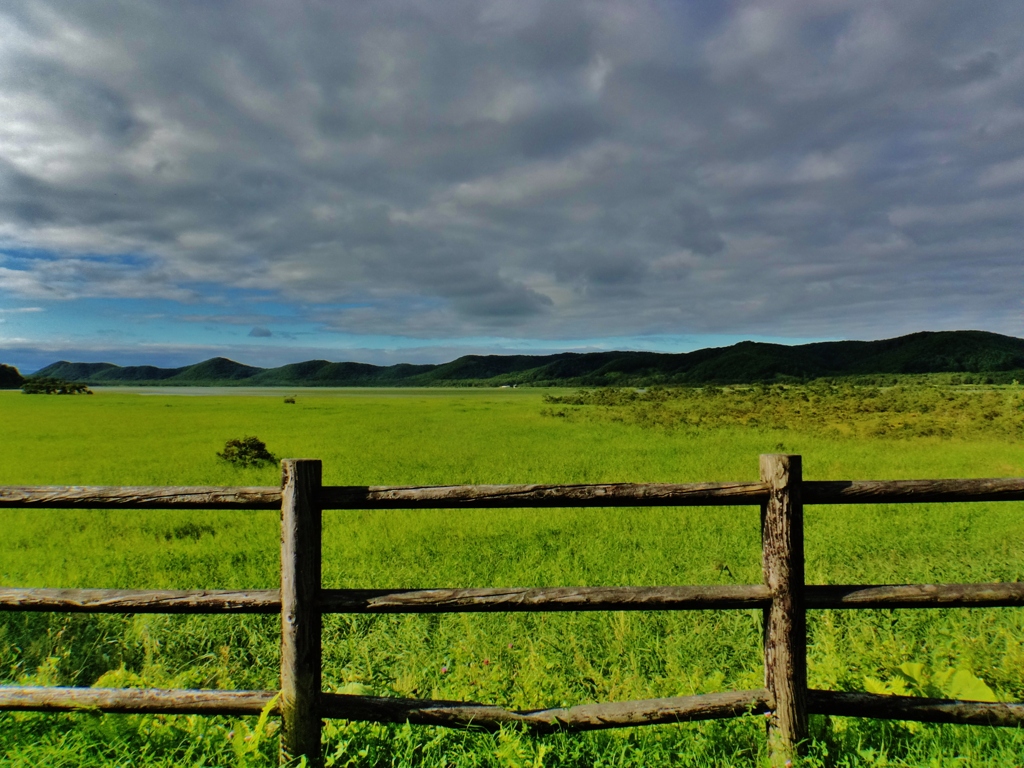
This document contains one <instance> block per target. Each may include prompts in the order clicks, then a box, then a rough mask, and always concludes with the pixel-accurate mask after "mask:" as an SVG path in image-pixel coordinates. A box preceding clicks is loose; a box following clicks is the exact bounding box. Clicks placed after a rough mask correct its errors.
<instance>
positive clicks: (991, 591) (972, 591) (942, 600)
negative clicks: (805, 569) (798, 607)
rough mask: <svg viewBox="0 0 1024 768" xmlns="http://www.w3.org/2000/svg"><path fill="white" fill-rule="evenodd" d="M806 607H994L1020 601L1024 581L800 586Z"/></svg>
mask: <svg viewBox="0 0 1024 768" xmlns="http://www.w3.org/2000/svg"><path fill="white" fill-rule="evenodd" d="M804 594H805V600H806V606H807V607H808V608H984V607H989V608H996V607H1012V606H1019V605H1024V583H1020V582H1007V583H997V584H892V585H889V584H886V585H878V586H871V585H856V584H830V585H827V586H808V587H805V588H804Z"/></svg>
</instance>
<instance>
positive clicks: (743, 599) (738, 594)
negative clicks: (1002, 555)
mask: <svg viewBox="0 0 1024 768" xmlns="http://www.w3.org/2000/svg"><path fill="white" fill-rule="evenodd" d="M804 601H805V607H806V608H807V609H808V610H811V609H825V608H831V609H858V608H861V609H882V608H984V607H990V608H996V607H1014V606H1024V582H1005V583H994V584H879V585H870V584H867V585H858V584H829V585H811V586H807V587H805V588H804ZM770 602H771V592H770V591H769V589H768V588H767V587H766V586H764V585H762V584H739V585H724V586H680V587H484V588H473V589H412V590H402V589H325V590H321V592H320V610H321V612H322V613H482V612H496V613H500V612H509V613H513V612H514V613H525V612H542V611H676V610H682V611H685V610H730V609H747V608H766V607H768V605H769V604H770ZM280 610H281V600H280V593H279V592H278V590H276V589H254V590H214V589H210V590H172V589H157V590H145V589H138V590H136V589H37V588H17V587H0V611H54V612H68V613H195V614H213V613H278V612H279V611H280Z"/></svg>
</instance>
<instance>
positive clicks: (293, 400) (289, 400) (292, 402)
mask: <svg viewBox="0 0 1024 768" xmlns="http://www.w3.org/2000/svg"><path fill="white" fill-rule="evenodd" d="M284 401H285V402H286V403H291V404H292V405H294V404H295V398H294V397H292V396H291V395H289V396H288V397H286V398H285V399H284Z"/></svg>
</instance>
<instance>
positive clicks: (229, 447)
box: [217, 436, 277, 467]
mask: <svg viewBox="0 0 1024 768" xmlns="http://www.w3.org/2000/svg"><path fill="white" fill-rule="evenodd" d="M217 455H218V456H219V457H220V458H222V459H224V461H226V462H228V463H229V464H234V465H235V466H239V467H257V466H259V465H260V464H273V463H275V462H276V461H277V457H276V456H274V454H272V453H271V452H270V451H268V450H267V444H266V443H264V442H263V441H262V440H260V439H259V438H258V437H255V436H253V437H239V438H235V439H234V440H228V441H227V442H226V443H224V450H223V452H219V453H218V454H217Z"/></svg>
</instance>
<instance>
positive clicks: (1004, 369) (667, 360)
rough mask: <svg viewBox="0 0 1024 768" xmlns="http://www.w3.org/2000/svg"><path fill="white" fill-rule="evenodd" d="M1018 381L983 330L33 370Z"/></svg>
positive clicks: (1006, 345)
mask: <svg viewBox="0 0 1024 768" xmlns="http://www.w3.org/2000/svg"><path fill="white" fill-rule="evenodd" d="M1014 372H1016V373H1018V374H1019V376H1018V378H1024V339H1018V338H1015V337H1012V336H1001V335H999V334H996V333H988V332H986V331H941V332H922V333H914V334H910V335H908V336H900V337H899V338H895V339H885V340H882V341H829V342H818V343H814V344H802V345H796V346H785V345H782V344H765V343H761V342H753V341H743V342H740V343H738V344H734V345H732V346H729V347H716V348H709V349H701V350H697V351H695V352H687V353H682V354H662V353H656V352H591V353H584V354H576V353H569V352H566V353H561V354H556V355H467V356H465V357H460V358H458V359H457V360H453V361H451V362H449V363H443V364H441V365H409V364H399V365H392V366H376V365H369V364H366V363H332V362H329V361H327V360H309V361H306V362H303V363H293V364H291V365H284V366H281V367H280V368H255V367H253V366H248V365H243V364H241V363H237V362H235V361H233V360H228V359H227V358H223V357H215V358H212V359H210V360H206V361H204V362H201V363H197V364H195V365H189V366H185V367H182V368H157V367H154V366H127V367H121V366H117V365H114V364H113V363H69V362H66V361H63V360H62V361H60V362H56V363H53V364H52V365H49V366H47V367H46V368H43V369H42V370H40V371H37V372H36V373H35V374H34V375H36V376H53V377H57V378H61V379H66V380H69V381H79V382H83V383H86V384H92V385H101V386H102V385H106V386H116V385H133V386H138V385H140V384H152V385H162V386H232V385H244V386H268V387H269V386H285V387H392V386H402V387H431V386H433V387H437V386H500V385H503V384H508V385H512V384H517V385H524V386H637V385H652V384H682V385H686V384H742V383H754V382H770V381H780V380H783V381H785V380H808V379H817V378H823V377H849V376H872V375H898V374H920V373H967V374H1002V375H1001V376H1000V377H999V378H1000V379H1007V380H1009V377H1010V376H1011V375H1012V374H1013V373H1014Z"/></svg>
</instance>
